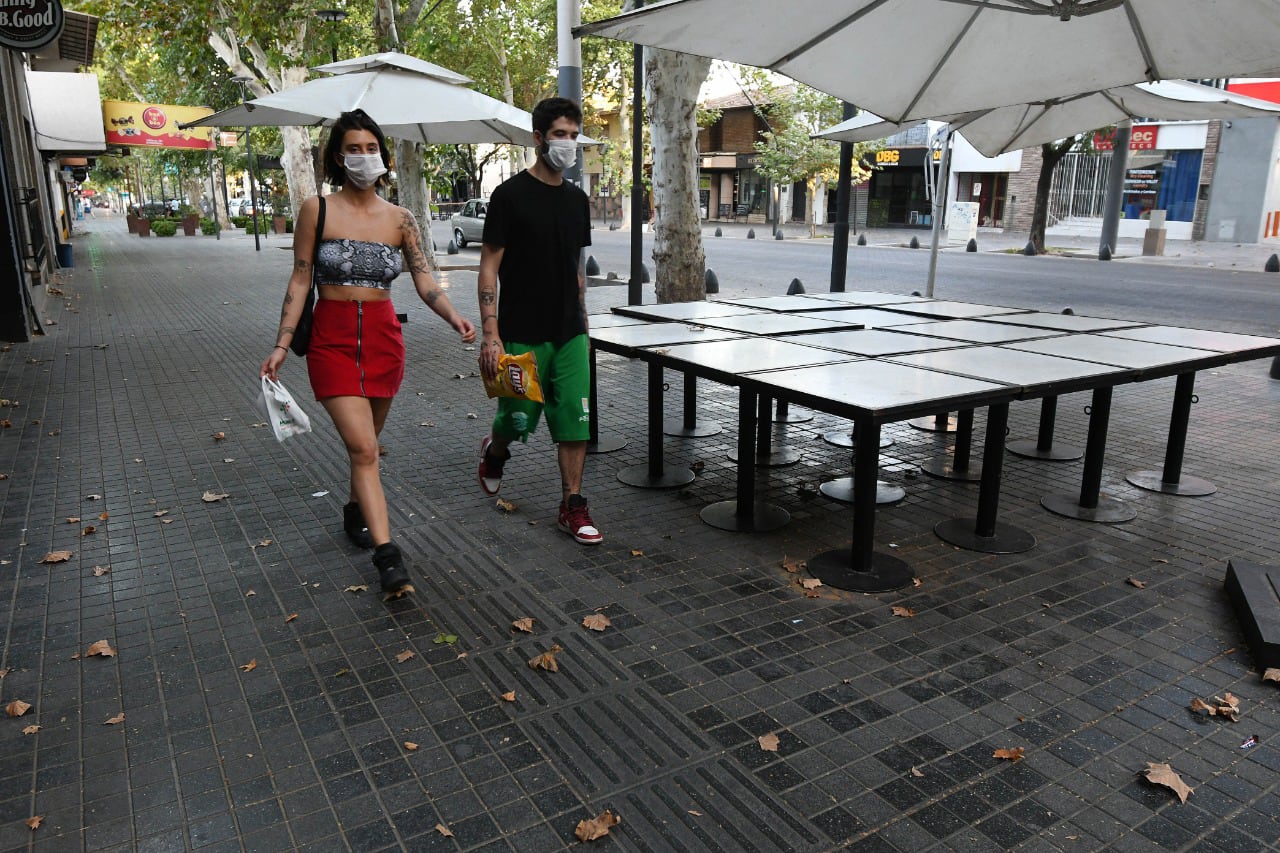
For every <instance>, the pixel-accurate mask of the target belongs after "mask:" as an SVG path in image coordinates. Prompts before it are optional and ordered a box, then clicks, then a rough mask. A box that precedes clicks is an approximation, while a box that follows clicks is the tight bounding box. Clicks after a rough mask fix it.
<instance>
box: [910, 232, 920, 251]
mask: <svg viewBox="0 0 1280 853" xmlns="http://www.w3.org/2000/svg"><path fill="white" fill-rule="evenodd" d="M909 245H910V246H911V248H913V249H919V248H920V241H919V240H917V239H916V238H915V235H914V234H913V235H911V243H910V244H909Z"/></svg>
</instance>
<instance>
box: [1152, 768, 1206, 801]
mask: <svg viewBox="0 0 1280 853" xmlns="http://www.w3.org/2000/svg"><path fill="white" fill-rule="evenodd" d="M1139 772H1140V773H1142V775H1144V776H1146V777H1147V781H1148V782H1151V783H1152V784H1155V785H1164V786H1165V787H1166V788H1169V789H1170V790H1172V791H1173V792H1174V793H1175V794H1177V795H1178V800H1179V802H1183V803H1185V802H1186V801H1187V797H1189V796H1191V793H1192V791H1194V790H1195V788H1192V787H1189V786H1188V785H1187V783H1186V782H1183V781H1182V777H1181V776H1179V775H1178V773H1177V771H1175V770H1174V769H1173V768H1172V767H1170V766H1169V765H1168V764H1155V763H1152V762H1150V761H1148V762H1147V769H1146V770H1140V771H1139Z"/></svg>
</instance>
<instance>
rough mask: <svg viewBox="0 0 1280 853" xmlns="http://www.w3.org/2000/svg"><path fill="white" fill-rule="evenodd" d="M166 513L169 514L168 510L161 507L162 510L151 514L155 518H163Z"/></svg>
mask: <svg viewBox="0 0 1280 853" xmlns="http://www.w3.org/2000/svg"><path fill="white" fill-rule="evenodd" d="M168 514H169V510H167V509H162V510H159V511H158V512H153V513H151V515H152V516H153V517H155V518H164V517H165V516H166V515H168Z"/></svg>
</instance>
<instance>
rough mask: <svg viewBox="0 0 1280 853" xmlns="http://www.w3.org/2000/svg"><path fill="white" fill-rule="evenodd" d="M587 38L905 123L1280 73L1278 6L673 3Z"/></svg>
mask: <svg viewBox="0 0 1280 853" xmlns="http://www.w3.org/2000/svg"><path fill="white" fill-rule="evenodd" d="M575 32H576V33H578V34H579V35H598V36H605V37H608V38H614V39H620V40H622V41H629V42H635V43H638V44H644V45H650V46H652V47H660V48H666V49H668V50H676V51H681V52H683V53H692V54H696V55H699V56H707V57H713V58H716V59H727V60H731V61H734V62H741V63H744V64H746V65H755V66H759V67H762V68H770V69H773V70H774V71H778V72H780V73H782V74H785V75H787V76H788V77H791V78H793V79H796V80H799V81H801V82H803V83H807V84H808V85H810V86H812V87H814V88H815V89H818V90H820V91H823V92H828V93H830V94H832V95H835V96H837V97H839V98H841V99H843V100H845V101H849V102H850V103H854V104H857V105H858V106H860V107H862V108H863V109H867V110H870V111H871V112H873V113H875V114H876V115H880V116H883V117H885V118H886V119H889V120H890V121H893V122H896V123H900V122H904V121H907V120H910V119H923V118H936V117H938V116H943V115H954V114H956V113H960V112H968V111H970V110H981V109H989V108H992V107H1002V106H1006V105H1008V104H1022V103H1028V102H1030V101H1033V100H1043V99H1049V98H1065V97H1071V96H1074V95H1077V94H1079V93H1080V92H1094V91H1099V90H1102V89H1108V88H1111V87H1114V86H1123V85H1127V84H1130V83H1137V82H1142V81H1152V80H1171V79H1178V78H1191V79H1202V78H1217V77H1245V76H1268V75H1270V74H1271V73H1273V72H1274V70H1275V69H1276V67H1277V66H1278V65H1280V58H1278V57H1277V50H1276V45H1277V43H1280V3H1277V2H1276V0H787V2H785V3H782V2H777V0H666V2H662V3H657V4H654V5H652V6H645V7H643V8H641V9H638V10H636V11H633V12H628V13H626V14H624V15H618V16H617V17H614V18H609V19H606V20H604V21H599V22H596V23H592V24H586V25H584V26H582V27H579V28H577V29H576V30H575Z"/></svg>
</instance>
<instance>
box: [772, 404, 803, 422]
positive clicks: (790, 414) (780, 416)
mask: <svg viewBox="0 0 1280 853" xmlns="http://www.w3.org/2000/svg"><path fill="white" fill-rule="evenodd" d="M811 420H813V412H811V411H809V410H808V409H792V408H790V407H788V408H786V409H782V410H780V411H778V412H777V413H775V414H774V416H773V422H774V423H775V424H807V423H808V422H809V421H811Z"/></svg>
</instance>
